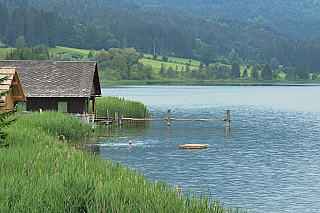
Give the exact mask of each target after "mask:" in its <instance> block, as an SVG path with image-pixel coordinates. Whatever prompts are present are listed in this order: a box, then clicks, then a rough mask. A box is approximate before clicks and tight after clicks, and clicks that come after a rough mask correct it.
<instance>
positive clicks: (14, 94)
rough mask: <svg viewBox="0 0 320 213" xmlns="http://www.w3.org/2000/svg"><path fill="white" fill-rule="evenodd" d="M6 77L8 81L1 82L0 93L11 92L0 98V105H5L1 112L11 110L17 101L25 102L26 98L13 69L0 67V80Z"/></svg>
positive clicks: (16, 73) (15, 70)
mask: <svg viewBox="0 0 320 213" xmlns="http://www.w3.org/2000/svg"><path fill="white" fill-rule="evenodd" d="M5 76H8V77H9V78H8V80H6V81H3V82H2V83H1V85H0V92H4V91H7V90H9V89H11V92H10V93H9V94H7V95H6V96H4V97H1V98H0V104H1V105H4V104H7V106H6V107H4V108H3V109H2V110H11V109H13V108H14V107H15V106H16V104H17V103H18V101H26V97H25V94H24V91H23V88H22V86H21V82H20V78H19V75H18V72H17V69H16V68H15V67H2V68H1V67H0V78H3V77H5Z"/></svg>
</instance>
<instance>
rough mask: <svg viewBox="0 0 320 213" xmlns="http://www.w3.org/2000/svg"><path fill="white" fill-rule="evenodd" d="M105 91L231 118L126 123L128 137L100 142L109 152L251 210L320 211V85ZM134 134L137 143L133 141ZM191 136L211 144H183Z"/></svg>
mask: <svg viewBox="0 0 320 213" xmlns="http://www.w3.org/2000/svg"><path fill="white" fill-rule="evenodd" d="M102 93H103V95H104V96H118V97H124V98H125V99H127V100H135V101H141V102H143V103H144V104H145V105H147V107H148V108H149V110H150V111H151V113H152V115H153V116H154V117H155V118H166V117H167V111H168V110H171V118H185V119H224V118H226V110H227V109H228V110H231V119H236V121H232V122H231V128H230V132H228V131H227V129H226V123H225V122H223V121H222V122H221V121H220V122H191V121H171V126H170V127H167V125H166V124H167V123H166V121H151V122H149V123H148V124H136V125H131V124H129V125H124V126H123V127H122V128H121V131H119V132H118V133H117V134H120V135H121V136H123V137H124V138H100V139H98V141H96V144H97V146H98V147H99V155H100V156H101V157H102V158H103V159H106V160H107V159H110V160H112V161H119V162H121V163H122V164H124V165H125V166H128V167H130V168H135V169H137V171H139V172H144V173H146V174H148V176H149V178H150V179H152V180H167V181H168V183H169V184H170V185H172V186H174V185H177V186H178V187H180V188H182V191H185V190H188V189H189V190H192V191H193V190H194V189H195V188H198V189H200V190H201V189H202V190H204V191H207V192H208V189H210V190H211V194H212V197H216V198H219V199H220V200H221V201H222V202H225V203H227V204H233V205H240V204H242V207H243V209H248V211H249V212H319V211H320V144H319V142H320V134H319V133H320V108H319V106H320V86H319V85H311V84H310V85H308V84H306V85H285V84H284V85H251V86H250V85H247V86H240V85H232V86H230V85H213V86H171V85H169V86H168V85H164V86H156V85H154V86H106V87H102ZM129 140H131V141H132V143H133V145H132V146H128V145H127V144H128V141H129ZM188 143H200V144H210V148H209V149H205V150H179V149H178V148H179V145H183V144H188Z"/></svg>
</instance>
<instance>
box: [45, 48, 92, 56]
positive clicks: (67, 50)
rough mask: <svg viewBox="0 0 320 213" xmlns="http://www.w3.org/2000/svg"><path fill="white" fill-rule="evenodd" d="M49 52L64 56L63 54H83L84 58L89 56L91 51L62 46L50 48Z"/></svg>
mask: <svg viewBox="0 0 320 213" xmlns="http://www.w3.org/2000/svg"><path fill="white" fill-rule="evenodd" d="M48 51H49V53H50V54H52V53H53V54H62V53H71V54H72V53H77V54H80V55H81V54H82V55H83V56H88V54H89V52H90V50H83V49H75V48H71V47H61V46H56V47H55V48H52V47H50V48H48Z"/></svg>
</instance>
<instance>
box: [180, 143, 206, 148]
mask: <svg viewBox="0 0 320 213" xmlns="http://www.w3.org/2000/svg"><path fill="white" fill-rule="evenodd" d="M207 148H210V145H209V144H185V145H180V146H179V149H207Z"/></svg>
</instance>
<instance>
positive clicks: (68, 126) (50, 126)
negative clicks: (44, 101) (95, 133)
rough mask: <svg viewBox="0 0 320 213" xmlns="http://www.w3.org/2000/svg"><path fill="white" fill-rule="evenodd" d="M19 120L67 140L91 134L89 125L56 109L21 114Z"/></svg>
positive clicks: (78, 138) (81, 138) (83, 137)
mask: <svg viewBox="0 0 320 213" xmlns="http://www.w3.org/2000/svg"><path fill="white" fill-rule="evenodd" d="M19 122H20V123H21V124H22V125H25V126H28V127H31V128H39V129H42V130H44V131H45V132H47V133H49V134H52V135H54V136H57V137H60V138H63V139H65V140H68V141H72V140H73V141H81V140H83V139H85V138H87V137H89V136H90V135H91V134H92V128H91V126H90V125H88V124H84V123H81V122H79V121H78V119H77V118H75V117H72V116H66V115H64V114H63V113H61V112H56V111H44V112H43V113H37V112H32V113H30V114H26V115H21V116H20V118H19Z"/></svg>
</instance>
